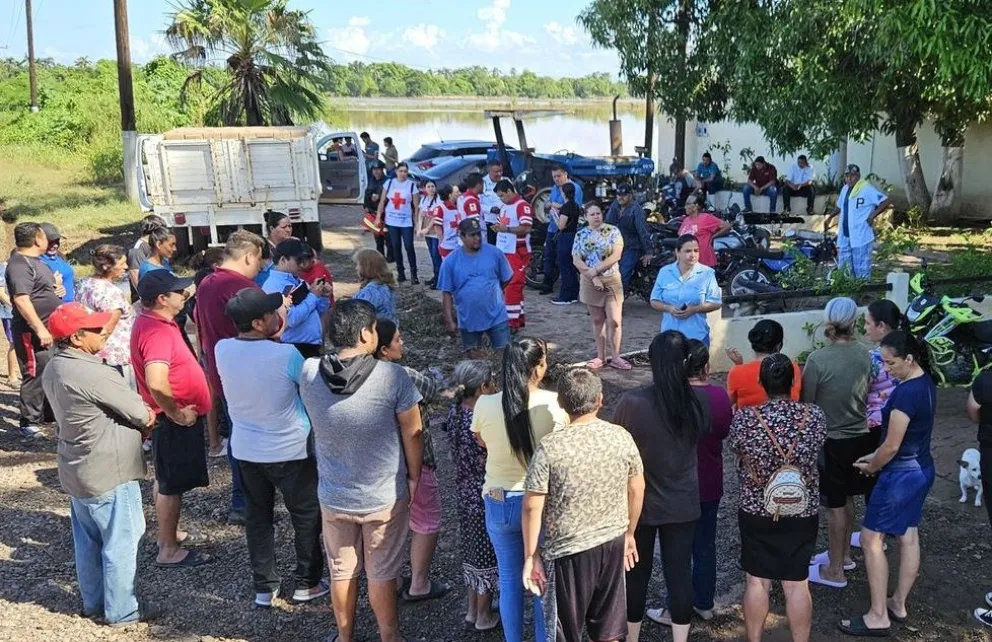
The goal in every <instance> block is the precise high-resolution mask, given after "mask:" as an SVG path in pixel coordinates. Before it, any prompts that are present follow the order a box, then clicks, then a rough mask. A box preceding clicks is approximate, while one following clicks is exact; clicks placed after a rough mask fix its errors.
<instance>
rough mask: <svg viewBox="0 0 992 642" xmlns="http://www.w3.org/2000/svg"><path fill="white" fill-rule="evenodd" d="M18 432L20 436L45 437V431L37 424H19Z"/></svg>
mask: <svg viewBox="0 0 992 642" xmlns="http://www.w3.org/2000/svg"><path fill="white" fill-rule="evenodd" d="M20 432H21V436H22V437H30V438H31V439H44V438H45V433H43V432H41V428H39V427H38V426H21V428H20Z"/></svg>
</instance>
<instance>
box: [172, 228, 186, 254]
mask: <svg viewBox="0 0 992 642" xmlns="http://www.w3.org/2000/svg"><path fill="white" fill-rule="evenodd" d="M172 233H173V234H175V235H176V255H175V257H174V258H175V259H185V258H187V257H188V256H189V255H190V244H189V228H188V227H174V228H172Z"/></svg>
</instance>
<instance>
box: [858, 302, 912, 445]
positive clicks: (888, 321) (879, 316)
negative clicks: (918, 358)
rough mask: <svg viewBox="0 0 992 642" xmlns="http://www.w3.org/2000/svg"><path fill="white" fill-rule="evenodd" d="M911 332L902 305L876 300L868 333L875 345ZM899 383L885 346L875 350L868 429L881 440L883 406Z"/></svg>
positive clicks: (868, 312)
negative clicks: (890, 336) (886, 360)
mask: <svg viewBox="0 0 992 642" xmlns="http://www.w3.org/2000/svg"><path fill="white" fill-rule="evenodd" d="M895 330H903V331H907V332H908V331H909V319H907V318H906V315H905V314H903V313H902V311H901V310H900V309H899V306H898V305H896V304H895V303H893V302H892V301H890V300H888V299H879V300H878V301H872V302H871V303H870V304H869V305H868V309H867V310H865V334H866V335H867V336H868V338H869V339H871V340H872V341H873V342H874V343H881V341H882V339H884V338H885V337H886V336H888V334H889V333H890V332H894V331H895ZM898 383H899V382H898V381H896V380H895V379H893V378H892V375H890V374H889V371H888V370H886V369H885V365H884V362H883V361H882V349H881V347H878V348H875V349H873V350H872V351H871V383H870V384H869V387H868V406H867V408H866V410H865V412H866V413H867V415H868V429H869V430H871V431H872V433H873V434H874V435H875V436H876V437H877V436H879V435H880V434H881V428H882V407H883V406H884V405H885V402H886V401H888V399H889V395H891V394H892V390H893V389H895V387H896V384H898Z"/></svg>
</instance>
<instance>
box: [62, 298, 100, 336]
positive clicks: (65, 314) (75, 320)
mask: <svg viewBox="0 0 992 642" xmlns="http://www.w3.org/2000/svg"><path fill="white" fill-rule="evenodd" d="M112 316H113V314H112V313H110V312H94V311H93V310H90V309H89V308H87V307H86V306H85V305H83V304H82V303H75V302H74V303H63V304H62V305H60V306H59V307H57V308H55V311H54V312H52V316H50V317H48V331H49V332H51V333H52V337H53V338H54V339H65V338H66V337H71V336H72V335H74V334H76V333H77V332H79V331H80V330H102V329H103V328H104V326H106V325H107V324H108V323H109V322H110V319H111V317H112Z"/></svg>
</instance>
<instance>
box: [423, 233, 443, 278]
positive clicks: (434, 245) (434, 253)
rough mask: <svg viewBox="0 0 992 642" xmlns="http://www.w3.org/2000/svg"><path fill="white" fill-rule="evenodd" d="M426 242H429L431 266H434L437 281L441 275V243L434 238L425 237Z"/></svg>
mask: <svg viewBox="0 0 992 642" xmlns="http://www.w3.org/2000/svg"><path fill="white" fill-rule="evenodd" d="M425 240H426V241H427V251H428V252H430V255H431V264H432V265H433V266H434V280H435V281H437V278H438V276H440V274H441V252H440V251H439V250H438V245H439V244H440V242H441V241H440V240H438V239H437V238H436V237H433V236H428V237H425Z"/></svg>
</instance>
